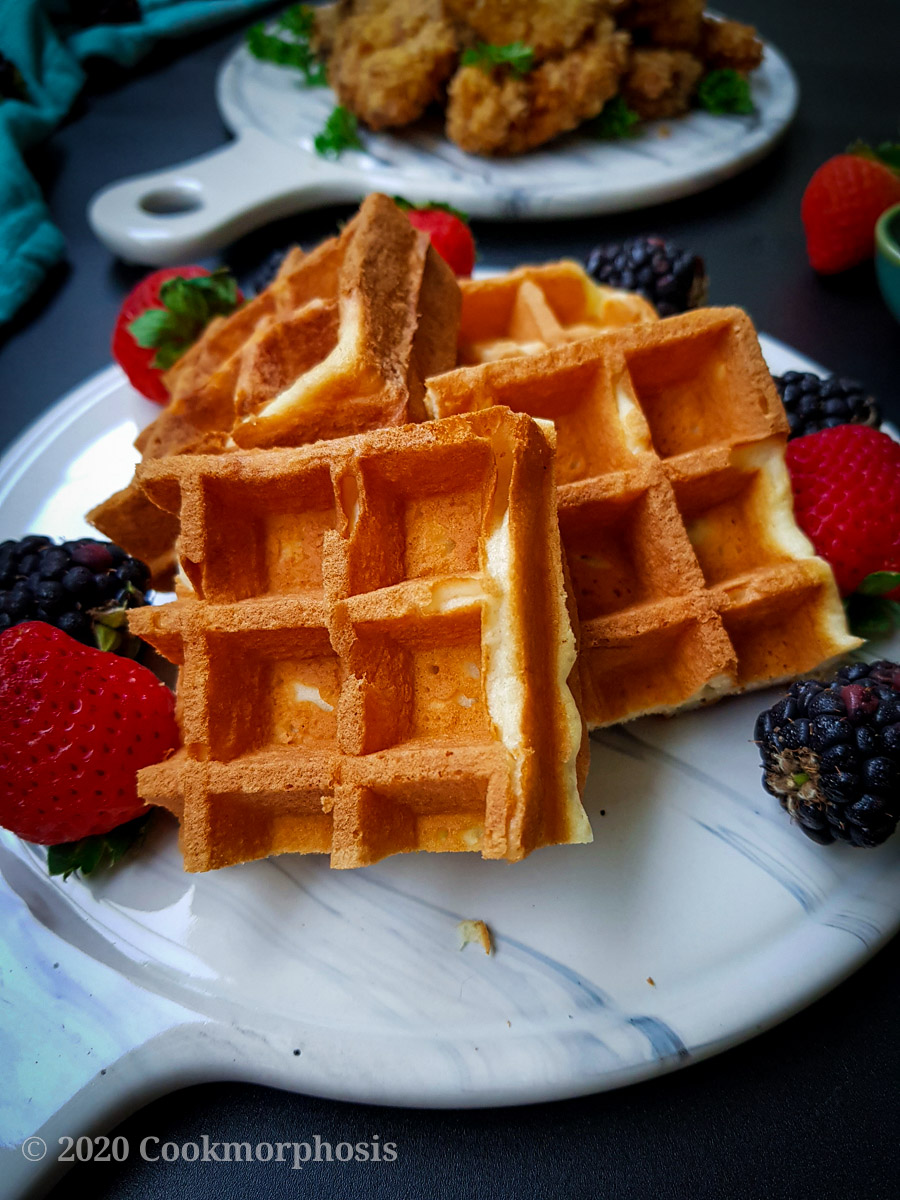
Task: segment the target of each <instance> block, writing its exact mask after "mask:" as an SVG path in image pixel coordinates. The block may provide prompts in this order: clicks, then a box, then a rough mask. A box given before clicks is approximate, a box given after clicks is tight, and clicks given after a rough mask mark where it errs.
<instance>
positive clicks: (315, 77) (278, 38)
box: [247, 4, 328, 87]
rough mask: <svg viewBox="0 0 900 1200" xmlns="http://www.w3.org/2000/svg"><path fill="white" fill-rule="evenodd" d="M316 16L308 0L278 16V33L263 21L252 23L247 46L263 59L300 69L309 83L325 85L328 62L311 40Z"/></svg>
mask: <svg viewBox="0 0 900 1200" xmlns="http://www.w3.org/2000/svg"><path fill="white" fill-rule="evenodd" d="M315 19H316V17H315V13H314V12H313V10H312V9H311V8H310V6H309V5H308V4H294V5H292V6H291V7H290V8H288V9H285V11H284V12H283V13H282V14H281V16H280V17H279V18H278V21H277V24H276V28H277V30H278V32H277V33H268V32H267V31H266V27H265V25H264V24H263V23H262V22H261V21H260V22H259V23H258V24H256V25H251V27H250V28H249V29H248V30H247V49H248V50H249V51H250V53H251V54H252V55H253V56H254V58H259V59H262V61H263V62H270V63H275V64H276V65H277V66H279V67H293V68H294V69H295V70H297V71H300V72H301V74H302V75H303V80H304V82H305V84H306V86H307V87H322V86H323V85H324V84H326V83H327V82H328V80H327V79H326V77H325V63H324V62H323V61H322V60H321V59H320V58H319V56H318V55H317V54H316V52H315V51H314V50H313V48H312V46H311V44H310V39H311V38H312V34H313V26H314V24H315Z"/></svg>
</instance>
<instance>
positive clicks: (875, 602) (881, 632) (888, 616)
mask: <svg viewBox="0 0 900 1200" xmlns="http://www.w3.org/2000/svg"><path fill="white" fill-rule="evenodd" d="M879 574H888V572H879ZM844 611H845V612H846V614H847V624H848V625H849V626H850V632H851V633H854V634H856V636H857V637H861V638H865V639H866V640H867V641H868V640H869V639H870V638H878V637H887V636H888V635H889V634H891V633H893V632H894V630H895V629H896V628H897V627H898V626H900V604H898V603H897V601H896V600H888V599H886V598H885V597H884V596H879V595H867V594H865V593H863V594H860V593H859V592H854V593H853V595H852V596H848V597H847V598H846V599H845V600H844Z"/></svg>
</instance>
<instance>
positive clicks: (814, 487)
mask: <svg viewBox="0 0 900 1200" xmlns="http://www.w3.org/2000/svg"><path fill="white" fill-rule="evenodd" d="M787 464H788V469H789V471H790V473H791V483H792V485H793V490H794V510H795V513H796V516H797V523H798V524H799V526H800V528H801V529H802V530H803V531H804V533H805V534H806V535H807V536H808V537H809V539H810V541H811V542H812V543H813V545H814V546H815V548H816V553H817V554H820V555H821V556H822V558H824V559H826V561H827V562H829V563H830V564H831V566H832V568H833V569H834V574H835V578H836V579H837V583H838V587H839V588H840V591H841V594H842V595H844V596H847V595H849V594H850V593H851V592H855V591H857V589H859V588H860V587H861V585H863V584H864V581H866V580H867V577H869V576H871V575H873V574H875V573H877V574H878V575H880V576H882V580H881V581H880V582H881V583H886V584H887V586H884V587H879V588H878V592H879V593H880V594H882V595H887V596H888V598H894V596H895V595H897V594H900V593H895V592H894V591H893V590H889V588H891V589H892V588H893V587H896V582H900V581H891V580H890V579H889V578H888V577H887V575H886V574H885V573H888V572H896V571H900V445H898V443H897V442H895V441H894V440H893V438H890V437H888V435H887V434H886V433H882V432H881V430H879V429H872V428H871V427H870V426H868V425H838V426H836V427H835V428H834V429H823V430H822V431H821V432H820V433H809V434H807V435H806V436H805V437H799V438H794V439H793V441H790V442H788V446H787ZM865 590H867V591H868V590H872V591H873V594H875V592H874V589H872V588H871V585H870V586H869V587H866V588H865Z"/></svg>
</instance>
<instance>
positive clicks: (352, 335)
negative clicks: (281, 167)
mask: <svg viewBox="0 0 900 1200" xmlns="http://www.w3.org/2000/svg"><path fill="white" fill-rule="evenodd" d="M459 306H460V298H459V288H458V286H457V283H456V279H455V277H454V276H453V273H452V272H451V271H450V269H449V267H448V266H447V265H446V263H444V261H443V259H441V258H440V257H439V256H438V255H437V254H436V253H435V251H434V250H433V249H432V248H431V246H430V243H429V239H428V236H427V235H426V234H423V233H421V232H420V231H418V230H415V229H413V227H412V225H411V224H410V222H409V220H408V218H407V217H406V216H405V214H404V213H402V212H401V211H400V210H399V209H398V208H397V206H396V205H395V204H394V203H393V202H392V201H391V200H389V199H388V198H387V197H386V196H381V195H377V194H375V195H371V196H368V197H367V198H366V199H365V200H364V201H363V203H362V205H361V206H360V210H359V213H358V214H357V216H356V217H354V219H353V220H352V221H350V222H349V224H348V225H347V226H346V227H345V229H344V231H343V233H342V234H341V235H340V237H337V238H332V239H330V240H329V241H326V242H324V243H322V245H320V246H318V247H317V248H316V249H315V250H313V251H312V252H311V253H310V254H303V252H302V251H300V250H294V251H292V252H291V253H290V254H289V255H288V256H287V258H286V260H285V262H284V263H283V265H282V267H281V270H280V271H279V273H278V275H277V277H276V278H275V280H274V281H273V282H272V284H271V285H270V286H269V287H268V288H266V289H265V291H263V292H261V293H260V295H259V296H257V297H256V298H255V299H253V300H251V301H250V302H249V303H248V304H246V305H245V306H244V307H243V308H241V309H239V310H238V311H237V312H235V313H234V314H232V315H231V316H230V317H227V318H220V319H218V320H216V321H214V322H213V323H212V324H211V325H210V326H209V327H208V328H207V330H206V331H205V333H204V334H203V336H202V337H201V338H200V339H199V341H198V342H197V343H196V344H195V345H194V346H192V347H191V349H190V350H188V351H187V353H186V354H184V355H183V356H182V358H180V359H179V360H178V362H177V363H176V364H175V366H174V367H172V369H171V370H170V371H169V372H168V373H167V375H166V383H167V386H168V387H169V390H170V393H171V397H172V398H171V402H170V404H169V405H168V407H167V408H166V409H165V410H164V411H163V412H162V413H161V414H160V416H159V417H158V418H157V419H156V420H155V421H154V422H153V423H152V424H151V425H149V426H148V427H147V429H145V430H144V431H143V433H142V434H141V435H140V437H139V438H138V440H137V446H138V449H140V450H141V452H142V454H143V457H144V459H145V460H147V459H152V458H161V457H163V456H165V455H170V454H196V453H220V452H223V451H228V450H233V449H234V447H235V445H240V446H270V445H300V444H302V443H305V442H313V441H316V440H318V439H319V438H331V437H338V436H341V435H343V434H349V433H358V432H362V431H363V430H366V429H376V428H380V427H382V426H385V425H399V424H403V423H405V422H406V421H409V420H419V419H421V418H422V417H424V410H423V408H422V394H423V392H424V379H425V378H426V377H427V376H428V375H431V374H434V373H436V372H438V371H445V370H449V369H450V368H451V367H452V366H453V365H454V363H455V361H456V357H455V356H456V329H457V324H458V320H459ZM88 520H90V521H91V522H92V524H94V525H95V526H96V527H97V528H98V529H100V530H101V532H103V533H105V534H106V535H107V537H110V538H112V539H113V541H115V542H118V544H119V545H121V546H123V547H124V548H125V549H126V550H128V551H129V553H132V552H133V553H138V549H137V548H138V546H140V548H141V550H143V554H142V555H141V556H142V557H143V558H144V559H145V560H150V561H152V562H153V564H155V565H156V566H157V568H158V574H162V573H164V569H165V567H166V566H169V567H171V565H172V562H173V554H172V536H171V535H172V532H173V530H174V529H175V528H176V527H175V526H174V525H173V523H172V522H169V523H164V524H161V523H160V522H159V519H158V514H155V513H154V512H153V510H152V509H151V508H150V506H149V504H148V502H147V501H146V500H144V499H143V498H142V496H141V494H140V491H139V489H137V488H136V487H135V485H134V484H132V485H130V486H129V487H128V488H126V489H125V490H124V491H123V492H119V493H117V494H116V495H115V496H113V497H111V498H110V500H109V501H107V502H105V503H104V504H101V505H99V506H98V507H97V508H95V509H94V510H93V511H92V512H91V513H89V514H88Z"/></svg>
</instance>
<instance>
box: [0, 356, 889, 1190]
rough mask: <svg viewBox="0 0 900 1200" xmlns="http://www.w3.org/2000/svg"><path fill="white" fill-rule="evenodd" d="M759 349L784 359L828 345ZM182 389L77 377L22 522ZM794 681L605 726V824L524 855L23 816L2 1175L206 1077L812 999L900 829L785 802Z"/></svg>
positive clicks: (863, 926) (853, 958) (571, 1052)
mask: <svg viewBox="0 0 900 1200" xmlns="http://www.w3.org/2000/svg"><path fill="white" fill-rule="evenodd" d="M764 348H765V351H766V354H767V357H768V359H769V362H770V364H771V365H772V366H773V368H774V369H776V370H778V371H784V370H787V369H790V368H792V367H793V368H799V369H806V368H809V367H810V366H811V364H809V363H807V362H806V360H804V359H802V358H800V356H798V355H796V354H794V353H793V352H792V351H790V350H788V349H787V348H786V347H784V346H782V345H780V344H779V343H776V342H774V341H772V340H770V339H764ZM157 411H158V410H157V409H156V408H155V406H153V405H151V404H150V403H149V401H145V400H143V399H141V398H140V397H139V396H137V395H136V394H135V393H134V392H133V391H132V390H131V388H130V387H129V386H128V385H127V383H126V382H125V380H124V378H123V376H122V375H121V373H120V372H119V370H118V368H109V369H107V370H105V371H103V372H101V373H100V374H99V375H96V376H94V377H93V378H92V379H90V380H88V382H87V383H85V384H84V385H83V386H82V387H81V388H79V389H78V390H77V391H75V392H73V393H72V394H71V395H69V396H68V397H66V398H65V399H63V400H62V401H60V402H59V404H57V405H56V406H55V407H54V408H53V409H51V410H50V412H48V413H47V415H46V416H45V417H43V418H42V419H41V420H40V421H39V422H38V423H37V424H36V425H35V426H33V427H32V428H31V429H30V430H29V431H28V432H27V433H26V434H25V435H23V437H22V438H21V439H20V440H19V441H18V442H17V443H16V444H15V445H14V446H13V447H12V448H11V449H10V450H9V451H8V452H7V454H6V455H5V457H4V458H3V459H2V460H0V536H2V537H8V536H18V535H21V534H24V533H25V532H26V531H28V530H38V531H40V532H44V533H48V534H54V535H64V536H67V537H73V536H78V535H80V534H83V533H86V532H87V531H88V530H87V526H86V525H85V524H84V522H83V520H82V518H81V514H82V513H83V512H85V511H86V510H87V509H88V508H89V507H90V506H91V505H92V504H93V503H95V502H97V501H99V500H100V499H102V498H103V497H105V496H106V495H107V494H109V492H110V491H112V490H113V489H114V488H116V487H119V486H122V485H124V483H125V482H127V480H128V478H129V477H130V474H131V469H132V465H133V463H134V461H135V454H134V451H133V449H132V447H131V442H132V439H133V438H134V436H135V434H136V432H137V430H138V429H139V428H140V427H141V426H142V425H143V424H145V423H146V422H147V421H148V420H149V419H150V418H151V417H152V416H153V415H154V414H155V413H156V412H157ZM867 650H869V651H870V652H871V655H872V656H881V655H882V654H889V655H893V656H895V657H896V656H897V654H898V653H900V644H898V643H897V642H894V643H893V644H890V645H870V646H869V647H867ZM772 699H773V694H772V693H768V692H763V693H757V694H755V695H752V696H748V697H742V698H738V699H732V700H726V701H723V702H722V703H720V704H719V705H717V706H715V707H713V708H710V709H705V710H702V711H697V712H693V713H689V714H685V715H683V716H680V717H678V718H675V719H672V720H665V719H645V720H641V721H637V722H634V723H633V724H630V725H628V726H626V727H622V728H619V729H611V730H607V731H605V732H604V733H602V735H600V736H599V737H598V739H597V740H595V741H594V742H593V743H592V756H593V757H592V767H591V772H590V776H589V780H588V786H587V794H586V806H587V809H588V813H589V815H590V817H591V820H592V823H593V827H594V833H595V840H594V843H593V844H592V845H590V846H577V847H559V848H554V849H547V850H540V851H537V852H536V853H535V854H533V855H532V856H531V857H530V858H529V859H528V860H526V861H525V862H523V863H520V864H517V865H514V866H511V865H508V864H505V863H497V862H484V861H482V860H481V859H480V858H478V857H475V856H469V855H444V856H442V855H409V856H399V857H396V858H392V859H388V860H386V861H385V862H383V863H381V864H379V865H377V866H375V867H370V868H367V869H365V870H360V871H352V872H338V871H330V870H329V868H328V866H327V863H326V861H324V860H323V859H321V858H317V857H299V856H286V857H282V858H279V859H272V860H268V861H265V862H257V863H252V864H248V865H245V866H241V867H234V868H230V869H228V870H223V871H219V872H214V873H211V874H208V875H201V876H193V875H187V874H185V873H184V871H183V869H182V863H181V857H180V855H179V853H178V849H177V846H176V828H175V824H174V822H173V821H170V820H166V819H161V820H160V822H159V824H158V827H157V828H156V831H155V833H154V834H153V835H152V838H151V840H150V842H149V844H148V845H146V846H145V848H144V849H143V851H142V852H141V854H140V855H139V856H138V857H136V858H135V859H134V860H133V861H131V862H129V863H128V865H127V866H123V867H122V868H121V869H119V870H117V871H115V872H113V873H110V874H107V875H105V876H103V877H102V878H98V879H97V880H95V881H92V882H84V881H83V880H81V879H78V878H74V877H73V878H71V879H70V880H69V881H68V882H66V883H63V882H62V881H61V880H60V879H58V878H56V879H50V878H49V877H48V876H47V874H46V867H45V862H44V853H43V851H41V850H39V849H37V848H34V847H30V846H27V845H25V844H24V843H22V842H20V841H19V840H18V839H17V838H15V837H14V836H12V835H11V834H8V833H0V947H2V950H0V953H2V959H0V966H2V974H0V1006H2V1007H0V1012H2V1020H0V1062H2V1063H3V1064H4V1087H3V1089H2V1090H0V1146H3V1145H5V1146H6V1147H7V1149H0V1170H2V1171H3V1172H4V1174H3V1179H4V1186H5V1187H7V1188H8V1189H9V1190H8V1192H7V1194H8V1195H10V1196H14V1195H19V1194H20V1193H21V1192H23V1191H24V1190H25V1189H26V1186H32V1185H33V1184H34V1181H35V1179H36V1178H37V1175H38V1172H39V1171H40V1167H39V1166H37V1165H36V1164H35V1163H32V1162H28V1161H26V1159H25V1158H24V1157H23V1155H22V1154H21V1153H20V1151H19V1150H18V1149H17V1148H16V1147H17V1145H18V1144H19V1143H20V1142H21V1141H22V1140H23V1139H24V1138H26V1137H27V1136H29V1135H33V1134H39V1135H40V1136H41V1137H43V1138H44V1139H45V1140H46V1141H47V1142H48V1143H50V1144H53V1143H54V1141H55V1138H56V1137H57V1136H59V1135H61V1134H63V1133H68V1134H72V1135H75V1134H78V1133H83V1132H86V1131H88V1130H90V1129H100V1130H102V1129H103V1128H108V1127H109V1126H110V1125H111V1124H112V1123H113V1122H115V1121H116V1120H119V1119H121V1118H122V1117H123V1116H124V1115H125V1114H126V1113H127V1112H128V1111H130V1110H131V1109H133V1108H135V1107H137V1106H138V1105H139V1104H140V1103H142V1102H144V1101H145V1100H147V1099H148V1098H150V1097H151V1096H154V1095H157V1094H160V1093H161V1092H165V1091H168V1090H172V1089H174V1088H176V1087H179V1086H182V1085H185V1084H188V1083H193V1082H198V1081H202V1080H216V1079H237V1080H248V1081H253V1082H257V1083H264V1084H271V1085H274V1086H277V1087H282V1088H288V1089H292V1090H296V1091H302V1092H307V1093H313V1094H317V1095H322V1096H330V1097H337V1098H341V1099H346V1100H360V1101H372V1102H379V1103H391V1104H408V1105H419V1106H449V1105H495V1104H505V1103H522V1102H526V1101H535V1100H542V1099H548V1098H552V1097H563V1096H575V1095H578V1094H582V1093H587V1092H592V1091H597V1090H601V1089H604V1088H613V1087H617V1086H619V1085H622V1084H625V1083H631V1082H634V1081H636V1080H639V1079H643V1078H646V1077H648V1076H652V1075H656V1074H659V1073H661V1072H663V1071H668V1070H671V1069H673V1068H675V1067H679V1066H683V1065H686V1064H688V1063H691V1062H694V1061H696V1060H698V1059H700V1058H704V1057H706V1056H708V1055H711V1054H714V1053H717V1052H718V1051H720V1050H723V1049H725V1048H727V1047H729V1046H731V1045H734V1044H735V1043H737V1042H739V1041H741V1040H743V1039H746V1038H749V1037H751V1036H753V1035H754V1034H756V1033H758V1032H760V1031H761V1030H763V1029H765V1028H766V1027H767V1026H770V1025H772V1024H774V1023H775V1022H777V1021H780V1020H783V1019H784V1018H785V1017H787V1016H789V1015H790V1014H792V1013H793V1012H795V1011H796V1010H797V1009H799V1008H801V1007H802V1006H803V1005H805V1004H808V1003H809V1002H810V1001H812V1000H813V999H815V998H816V997H817V996H819V995H821V994H822V993H823V992H824V991H826V990H827V989H828V988H830V987H832V986H834V985H835V984H836V983H837V982H839V981H840V980H841V979H843V978H844V977H845V976H846V975H847V974H849V973H850V972H851V971H853V970H854V969H855V968H857V967H858V966H859V965H860V964H861V963H862V962H864V961H865V959H866V958H867V957H868V956H869V955H871V954H872V953H874V952H875V951H876V950H877V949H878V947H879V946H880V945H882V944H883V943H884V942H885V941H886V940H887V939H888V938H889V937H890V936H891V935H892V934H893V933H894V932H895V931H896V929H897V928H898V925H900V889H898V886H897V878H898V867H900V838H894V839H893V840H892V841H891V842H889V843H888V844H887V845H885V846H883V847H881V848H879V849H877V850H873V851H860V850H854V849H851V848H849V847H841V846H832V847H824V848H823V847H820V846H817V845H815V844H814V843H813V842H811V841H809V840H808V839H807V838H806V837H805V836H804V835H803V834H802V833H801V832H800V831H799V830H798V829H797V828H796V827H794V826H793V825H792V824H791V823H790V821H789V820H788V819H787V818H786V816H785V814H784V813H783V812H782V811H781V810H780V808H779V806H778V804H777V803H776V802H775V800H773V799H772V798H771V797H770V796H768V795H767V794H766V793H765V792H764V791H763V790H762V788H761V786H760V768H759V764H758V753H757V750H756V747H755V746H754V745H753V744H752V743H751V741H750V738H751V737H752V734H753V723H754V718H755V715H756V714H757V712H758V711H759V710H760V709H761V708H762V707H764V706H765V705H767V704H769V703H771V702H772ZM461 918H480V919H483V920H485V921H486V922H487V923H488V924H489V926H490V927H491V929H492V931H493V935H494V944H495V948H496V949H495V953H494V954H493V955H492V956H491V957H487V956H485V955H484V954H483V953H482V952H481V950H480V949H479V948H478V947H476V946H469V947H467V948H466V949H465V950H462V951H461V950H460V949H459V948H458V936H457V928H456V926H457V922H458V921H459V920H460V919H461ZM650 979H652V980H653V983H652V984H651V983H650V982H649V980H650Z"/></svg>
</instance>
